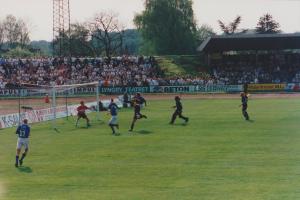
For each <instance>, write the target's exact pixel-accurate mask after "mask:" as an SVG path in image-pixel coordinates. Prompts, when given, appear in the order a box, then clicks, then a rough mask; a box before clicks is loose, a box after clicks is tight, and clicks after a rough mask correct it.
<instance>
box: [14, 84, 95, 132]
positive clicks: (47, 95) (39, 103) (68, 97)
mask: <svg viewBox="0 0 300 200" xmlns="http://www.w3.org/2000/svg"><path fill="white" fill-rule="evenodd" d="M99 95H100V92H99V83H98V82H91V83H84V84H72V85H54V86H47V85H43V86H41V85H40V86H37V85H28V84H27V85H22V89H19V98H18V101H17V104H18V106H17V108H16V109H18V113H19V114H18V118H19V123H21V121H22V120H23V119H24V118H29V122H30V123H35V122H42V121H49V122H50V124H51V127H52V128H53V129H54V130H58V127H59V126H60V125H59V123H58V121H57V119H59V118H66V119H67V120H68V121H70V119H71V120H72V121H70V122H72V123H73V122H74V121H75V120H74V116H75V115H77V112H76V108H77V107H78V106H79V104H80V101H84V102H85V103H86V105H87V106H88V107H92V108H93V110H92V111H94V112H96V114H95V115H94V116H95V118H96V119H97V121H99V120H100V112H99V111H100V108H99V101H100V98H99ZM89 112H90V111H89ZM70 116H73V117H71V118H70ZM59 122H60V123H65V122H62V121H59ZM74 125H75V122H74Z"/></svg>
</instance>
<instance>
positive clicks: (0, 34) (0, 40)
mask: <svg viewBox="0 0 300 200" xmlns="http://www.w3.org/2000/svg"><path fill="white" fill-rule="evenodd" d="M4 40H5V29H4V25H3V23H2V22H1V21H0V51H1V50H2V46H3V44H4Z"/></svg>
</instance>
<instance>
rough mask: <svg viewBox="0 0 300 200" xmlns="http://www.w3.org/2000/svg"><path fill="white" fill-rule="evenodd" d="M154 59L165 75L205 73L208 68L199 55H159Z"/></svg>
mask: <svg viewBox="0 0 300 200" xmlns="http://www.w3.org/2000/svg"><path fill="white" fill-rule="evenodd" d="M156 60H157V62H158V64H159V66H160V67H161V69H162V70H163V71H164V72H165V75H166V76H178V75H192V76H198V75H199V74H202V75H204V74H206V72H207V71H208V68H207V67H206V66H205V64H203V62H202V59H201V57H200V56H199V55H191V56H159V57H156Z"/></svg>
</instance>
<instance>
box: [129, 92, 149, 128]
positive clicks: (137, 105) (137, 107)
mask: <svg viewBox="0 0 300 200" xmlns="http://www.w3.org/2000/svg"><path fill="white" fill-rule="evenodd" d="M143 104H145V105H147V103H146V100H145V99H144V98H143V97H142V96H141V94H140V93H137V95H136V96H135V98H134V115H133V120H132V123H131V127H130V130H129V131H133V128H134V125H135V122H136V121H137V120H138V119H142V118H145V119H147V116H146V115H143V114H141V105H143Z"/></svg>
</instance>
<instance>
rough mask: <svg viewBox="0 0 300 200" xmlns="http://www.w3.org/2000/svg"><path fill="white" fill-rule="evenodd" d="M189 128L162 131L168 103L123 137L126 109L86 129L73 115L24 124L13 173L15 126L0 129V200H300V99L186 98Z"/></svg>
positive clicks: (179, 125) (152, 106)
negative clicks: (115, 121)
mask: <svg viewBox="0 0 300 200" xmlns="http://www.w3.org/2000/svg"><path fill="white" fill-rule="evenodd" d="M182 103H183V105H184V115H186V116H188V117H189V118H190V122H189V123H188V124H184V123H183V121H181V119H177V121H176V124H175V125H173V126H172V125H169V124H168V122H169V121H170V117H171V114H172V112H173V109H172V108H171V106H173V105H174V101H173V100H159V101H154V100H153V101H150V102H149V105H148V106H147V107H146V108H145V109H143V110H142V113H143V114H146V115H147V116H148V119H146V120H140V121H138V122H137V123H136V127H135V132H133V133H131V134H130V133H129V132H128V129H129V127H130V123H131V119H132V116H133V111H132V110H131V109H122V110H120V112H119V122H120V131H119V132H120V135H119V136H112V135H111V130H110V128H109V127H108V126H107V121H108V120H109V118H110V117H109V116H108V115H106V114H105V113H102V114H101V121H100V122H99V121H97V120H96V117H95V114H92V115H90V117H91V119H92V127H90V128H89V129H86V128H85V127H84V125H85V123H84V121H81V124H80V127H79V128H75V126H74V123H75V122H74V119H73V118H72V117H70V118H69V120H66V119H62V120H58V129H59V132H58V133H57V132H55V131H53V130H52V129H51V123H50V122H48V123H42V124H34V125H32V133H31V134H32V136H31V138H30V152H29V155H28V157H26V159H25V161H24V166H23V167H21V168H15V167H14V159H15V146H16V135H15V129H5V130H0V199H1V198H2V199H4V200H12V199H15V200H23V199H24V200H28V199H30V200H38V199H47V200H48V199H53V200H60V199H62V200H63V199H72V200H74V199H100V200H112V199H113V200H153V199H157V200H176V199H178V200H185V199H187V200H190V199H194V200H199V199H201V200H283V199H284V200H295V199H300V189H299V188H300V101H299V99H250V101H249V109H248V111H249V114H250V117H251V119H252V120H253V121H251V122H246V121H244V119H243V117H242V114H241V108H239V107H238V105H239V104H240V99H213V100H186V99H183V100H182Z"/></svg>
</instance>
